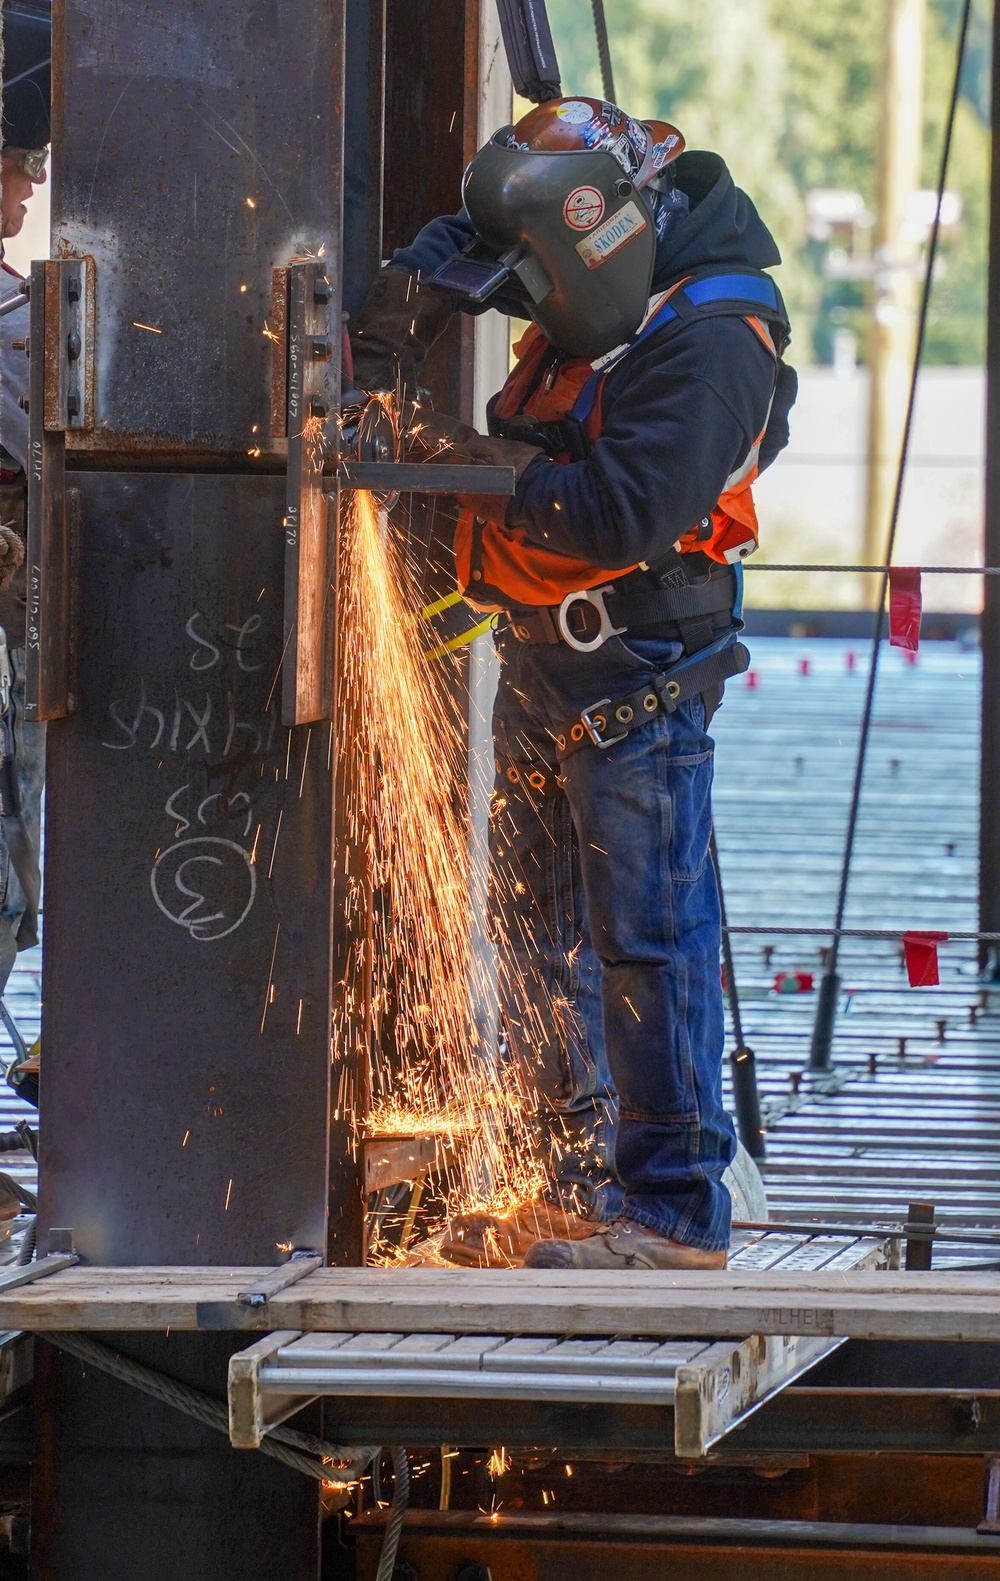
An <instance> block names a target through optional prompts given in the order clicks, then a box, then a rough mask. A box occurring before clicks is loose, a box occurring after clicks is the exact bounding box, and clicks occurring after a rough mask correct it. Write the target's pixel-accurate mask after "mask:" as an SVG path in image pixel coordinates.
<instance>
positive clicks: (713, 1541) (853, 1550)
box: [351, 1476, 1000, 1581]
mask: <svg viewBox="0 0 1000 1581" xmlns="http://www.w3.org/2000/svg"><path fill="white" fill-rule="evenodd" d="M552 1480H553V1482H557V1481H558V1479H557V1478H556V1477H555V1476H553V1479H552ZM384 1529H385V1518H384V1517H375V1518H373V1517H365V1518H364V1519H363V1520H362V1521H354V1522H352V1523H351V1530H352V1534H353V1537H354V1540H355V1542H356V1543H357V1552H358V1569H357V1574H358V1581H374V1577H375V1574H376V1570H377V1566H378V1558H379V1552H380V1547H381V1539H382V1534H383V1531H384ZM399 1560H400V1561H401V1562H402V1563H403V1564H406V1565H409V1566H411V1567H412V1568H413V1569H414V1570H415V1571H416V1573H417V1574H418V1575H419V1576H420V1578H421V1581H453V1577H454V1576H455V1575H456V1574H461V1573H462V1571H463V1569H464V1570H465V1571H466V1573H467V1574H468V1575H469V1576H470V1577H471V1576H472V1574H473V1573H475V1574H478V1575H485V1574H488V1575H490V1576H491V1577H492V1578H493V1581H521V1578H522V1577H523V1576H524V1575H525V1574H526V1573H530V1574H537V1575H542V1576H564V1575H572V1576H573V1577H575V1578H576V1581H603V1578H604V1577H605V1576H607V1575H608V1574H609V1573H614V1574H615V1575H616V1576H620V1577H621V1578H622V1581H655V1578H658V1577H661V1576H663V1575H664V1574H669V1576H670V1578H671V1581H731V1578H732V1576H733V1574H734V1571H735V1573H738V1574H739V1575H741V1576H746V1577H747V1578H748V1581H869V1578H877V1581H900V1578H902V1577H903V1576H905V1577H906V1581H938V1578H939V1577H949V1578H950V1577H956V1578H959V1577H961V1578H963V1581H993V1577H994V1576H995V1575H996V1573H997V1566H998V1564H1000V1538H998V1537H995V1536H992V1535H985V1534H981V1533H978V1532H976V1531H975V1529H966V1528H962V1527H949V1526H940V1527H926V1526H895V1525H891V1526H890V1525H875V1524H868V1523H865V1522H862V1521H815V1520H777V1521H775V1520H734V1519H727V1518H725V1517H714V1518H699V1517H697V1516H668V1515H621V1514H617V1513H608V1514H599V1513H596V1512H594V1513H586V1514H585V1513H576V1512H570V1513H566V1512H564V1513H560V1512H559V1510H558V1505H557V1507H556V1509H555V1510H553V1511H550V1512H547V1513H543V1512H534V1511H532V1512H527V1511H525V1512H508V1511H505V1510H500V1511H499V1513H496V1514H491V1513H490V1512H489V1511H475V1512H472V1511H469V1512H466V1511H464V1510H463V1511H459V1510H455V1511H444V1512H437V1511H432V1510H414V1511H412V1512H411V1513H410V1515H409V1516H408V1517H407V1520H406V1523H405V1525H404V1527H403V1535H402V1539H401V1542H400V1547H399Z"/></svg>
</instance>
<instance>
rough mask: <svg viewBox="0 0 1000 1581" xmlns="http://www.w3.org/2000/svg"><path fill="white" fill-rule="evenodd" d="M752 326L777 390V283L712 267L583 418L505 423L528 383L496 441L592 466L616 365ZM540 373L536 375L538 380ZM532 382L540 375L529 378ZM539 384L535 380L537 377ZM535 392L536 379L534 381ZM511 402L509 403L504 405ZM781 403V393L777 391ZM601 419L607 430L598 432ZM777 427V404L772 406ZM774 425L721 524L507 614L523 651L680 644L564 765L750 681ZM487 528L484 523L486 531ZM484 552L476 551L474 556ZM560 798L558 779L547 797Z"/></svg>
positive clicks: (518, 775) (598, 380)
mask: <svg viewBox="0 0 1000 1581" xmlns="http://www.w3.org/2000/svg"><path fill="white" fill-rule="evenodd" d="M718 317H740V318H743V319H744V321H745V322H746V323H747V324H748V325H749V327H750V328H751V329H752V330H753V331H754V332H755V333H756V334H757V335H758V337H759V338H760V339H761V341H762V343H763V344H764V345H765V346H766V347H767V349H768V350H769V351H770V352H771V354H772V355H773V356H774V359H775V387H776V386H777V373H778V368H779V366H780V359H781V355H782V353H783V351H784V350H785V347H786V346H787V344H788V334H789V326H788V320H787V316H786V314H785V310H784V304H783V303H782V300H781V295H780V293H779V291H778V289H777V287H776V286H775V284H774V282H773V281H772V280H771V279H770V278H769V277H768V276H767V275H764V274H762V273H760V272H759V271H757V270H752V269H727V270H725V271H724V272H721V273H720V272H719V271H718V270H717V269H715V270H713V269H706V270H701V271H698V272H696V273H694V274H691V275H687V276H685V277H683V279H681V280H679V281H676V282H674V284H673V285H671V286H669V287H668V288H667V289H666V290H665V291H664V292H662V293H660V294H659V295H658V296H656V297H654V298H653V299H652V301H651V302H650V309H649V312H648V314H647V317H646V320H645V322H644V324H643V325H642V326H641V327H640V330H639V332H638V334H637V335H636V337H635V338H634V339H633V340H632V341H630V342H629V343H628V344H627V345H624V346H621V347H619V348H617V349H616V350H615V351H613V352H611V353H610V354H609V355H607V356H606V357H603V358H600V359H599V360H598V362H597V363H595V364H593V365H592V366H591V371H590V372H589V374H588V375H587V377H586V378H585V380H584V382H583V383H582V385H581V387H580V389H579V393H578V394H577V396H576V398H575V400H574V402H573V406H572V410H571V411H570V413H569V414H568V415H567V416H565V417H562V418H544V417H539V416H537V415H535V414H532V413H528V412H514V413H512V414H511V415H510V416H501V415H499V411H498V408H503V407H504V406H506V407H507V410H509V407H510V398H511V397H512V398H513V399H514V400H518V399H520V400H525V399H526V398H529V392H528V391H527V390H526V389H525V387H524V383H522V384H521V388H520V389H511V383H513V382H514V381H515V380H516V378H517V370H515V374H514V375H513V376H512V380H511V381H509V382H508V385H507V386H505V390H504V391H503V392H501V397H500V399H499V400H498V401H497V402H495V403H494V406H493V411H492V412H491V422H490V427H491V431H492V432H494V433H496V434H497V435H498V436H500V437H503V438H511V439H520V440H523V441H527V442H529V443H534V444H539V445H541V446H542V448H543V449H545V450H546V451H547V452H548V454H549V455H550V456H553V457H554V458H555V459H557V460H562V461H577V460H584V459H586V457H587V455H588V454H589V451H590V446H591V443H592V441H593V439H594V438H595V437H596V435H597V433H599V431H600V429H599V420H600V401H601V394H602V390H603V385H604V381H605V379H606V377H607V375H608V373H609V372H610V371H611V369H612V368H613V367H615V366H616V365H617V364H618V363H619V362H620V361H621V360H622V359H623V358H624V357H626V356H628V355H629V354H630V353H631V352H633V351H634V350H635V349H636V348H637V347H638V346H639V345H641V344H642V343H643V342H644V341H646V340H647V339H649V338H650V337H651V336H653V335H657V336H659V337H660V340H661V342H662V341H663V340H665V339H668V338H669V337H670V336H671V335H672V334H677V333H680V332H681V331H682V330H683V329H685V328H686V327H687V326H688V325H689V324H691V323H693V322H696V321H698V320H701V319H705V318H718ZM532 371H533V370H532ZM525 373H526V375H529V370H528V369H525ZM529 377H530V375H529ZM525 382H527V380H525ZM504 396H507V397H508V400H507V401H506V402H505V401H504ZM771 399H772V403H773V399H774V391H773V389H772V398H771ZM595 418H596V422H595ZM768 420H770V405H769V408H768ZM766 431H767V423H765V426H764V429H763V430H762V431H761V433H760V434H759V435H758V437H757V439H756V441H755V443H754V445H753V446H752V447H751V449H750V451H749V453H748V455H747V456H746V457H745V458H744V460H743V461H742V463H741V464H740V466H739V467H738V468H737V469H736V471H735V472H734V473H733V475H732V476H731V477H730V478H728V479H727V480H726V484H725V487H724V489H723V492H722V494H721V496H720V500H719V504H718V505H717V507H716V509H715V510H714V511H713V513H712V515H711V516H709V517H706V518H705V519H704V520H703V521H702V522H700V523H698V524H697V526H696V527H695V528H694V529H692V531H691V532H689V533H687V534H685V535H684V536H683V538H682V539H681V540H679V541H678V543H676V544H675V545H673V546H672V547H671V548H670V549H669V550H668V551H667V552H666V553H665V554H664V555H662V556H661V557H660V558H659V559H658V560H657V561H655V562H651V563H646V564H644V565H642V566H639V567H636V568H634V569H633V570H631V571H629V572H627V573H625V574H624V575H622V574H617V575H615V576H614V579H613V580H609V581H606V582H604V583H602V585H599V586H596V587H594V586H591V587H582V588H577V589H575V590H573V591H571V592H569V593H567V594H566V595H565V596H564V597H563V599H562V601H561V602H560V603H559V604H555V605H542V606H537V605H535V606H532V605H523V604H519V605H512V606H508V608H507V610H506V618H507V621H508V626H507V627H506V628H505V629H507V630H509V631H510V634H511V635H512V636H513V638H514V639H515V640H516V641H517V642H520V643H558V642H564V643H566V644H567V645H568V646H569V647H571V648H573V649H575V650H576V651H577V652H580V653H591V652H594V651H595V650H596V649H598V648H599V647H601V646H602V645H603V643H604V642H606V641H607V639H608V638H609V637H612V636H623V635H625V634H626V633H628V632H631V633H633V634H635V633H637V632H642V631H643V630H645V631H647V632H649V633H650V634H652V633H654V632H655V635H656V636H657V637H658V638H661V639H663V640H667V641H676V642H678V643H680V645H681V647H682V649H683V654H682V657H681V658H679V659H678V661H677V663H676V664H673V665H671V666H669V669H668V670H666V671H663V672H658V673H657V674H656V675H654V677H653V679H652V681H651V682H650V683H649V684H648V685H646V686H643V687H640V688H639V689H638V690H636V691H634V692H631V693H629V694H628V695H627V696H624V697H617V698H610V697H605V698H601V699H600V700H598V701H597V702H595V703H592V704H591V705H590V706H589V707H588V708H585V709H583V710H582V711H581V713H580V714H579V715H578V716H576V717H574V718H573V719H569V720H566V721H565V722H564V723H563V724H562V725H561V726H560V727H559V729H558V730H557V731H555V732H553V735H554V740H555V745H556V755H557V757H558V759H559V761H560V763H561V762H563V761H564V760H565V759H566V758H568V757H570V756H571V755H572V754H573V753H574V752H577V751H579V750H580V749H581V748H582V747H596V748H598V749H601V750H604V749H607V748H609V747H612V746H615V745H616V744H617V743H618V742H621V741H623V740H625V739H626V737H627V736H629V735H630V734H631V732H632V731H633V730H637V729H639V728H641V727H642V726H643V725H645V724H647V723H649V721H650V720H651V719H653V718H654V717H656V716H657V715H659V714H664V715H669V714H672V713H673V712H674V711H675V710H676V709H677V708H678V707H679V706H680V705H681V704H682V703H684V702H685V701H687V700H688V699H690V698H691V697H695V696H698V695H699V694H703V693H706V692H709V693H710V692H711V691H712V690H713V689H718V690H719V691H720V692H721V688H722V686H723V684H724V683H725V681H727V680H728V679H730V678H731V677H732V676H734V675H739V674H741V673H742V672H744V671H745V670H746V669H747V667H748V665H749V663H750V655H749V653H748V651H747V649H746V648H745V647H744V646H743V644H742V643H741V642H740V641H739V633H740V632H741V631H742V629H743V622H742V619H741V613H742V596H743V577H742V568H741V566H740V564H739V562H740V560H741V559H742V558H743V557H744V556H745V555H746V554H749V553H752V552H753V550H754V549H755V548H756V544H757V522H756V516H755V514H754V512H753V502H752V498H751V496H750V491H749V485H750V483H751V482H752V481H753V478H754V477H756V475H757V467H758V462H759V455H760V447H761V443H762V441H763V439H764V435H765V433H766ZM484 526H485V524H484V523H483V522H482V521H481V520H480V522H478V523H477V524H475V527H474V532H475V530H476V528H478V530H479V532H480V533H481V532H482V530H483V527H484ZM474 555H475V546H474V547H473V558H474ZM537 767H538V766H537V765H523V766H522V765H518V764H511V765H510V766H509V770H508V778H511V779H512V780H518V781H520V780H522V778H523V777H524V776H525V775H526V776H527V779H526V783H527V784H528V785H529V786H530V787H531V788H533V789H535V790H536V791H541V790H542V787H541V786H540V785H536V784H533V782H532V778H531V776H532V774H535V775H536V778H537ZM548 789H549V785H548V782H547V779H546V785H545V790H548Z"/></svg>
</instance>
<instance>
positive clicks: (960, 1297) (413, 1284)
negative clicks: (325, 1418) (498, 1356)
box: [0, 1268, 1000, 1340]
mask: <svg viewBox="0 0 1000 1581" xmlns="http://www.w3.org/2000/svg"><path fill="white" fill-rule="evenodd" d="M260 1272H261V1271H260V1270H259V1269H253V1268H214V1269H212V1268H132V1269H128V1268H75V1269H71V1270H67V1271H66V1272H64V1273H59V1274H54V1275H52V1276H51V1277H50V1278H48V1279H45V1280H43V1281H41V1283H40V1284H38V1285H36V1286H29V1287H26V1288H23V1289H21V1290H16V1291H7V1292H3V1291H0V1329H2V1328H11V1329H13V1328H21V1329H25V1330H28V1331H31V1332H35V1333H44V1332H46V1331H47V1330H51V1329H61V1328H62V1329H82V1330H99V1329H161V1330H162V1329H164V1328H166V1327H167V1326H168V1325H169V1326H170V1327H171V1328H173V1329H188V1330H192V1329H198V1328H204V1329H216V1328H228V1329H234V1330H248V1329H258V1330H259V1329H293V1328H294V1329H298V1330H300V1331H302V1332H309V1331H317V1330H320V1331H337V1330H340V1331H343V1330H350V1331H351V1332H353V1333H358V1332H363V1331H366V1330H369V1331H375V1332H385V1331H387V1330H389V1331H395V1332H399V1331H400V1330H402V1331H404V1332H413V1331H417V1330H419V1331H422V1332H427V1333H430V1332H440V1333H445V1334H455V1333H465V1334H491V1333H493V1334H495V1333H498V1332H499V1333H504V1334H546V1333H552V1332H553V1331H555V1332H558V1333H561V1334H565V1335H569V1334H588V1335H592V1334H629V1335H634V1336H642V1335H649V1336H650V1337H656V1336H662V1337H663V1338H672V1337H675V1336H677V1335H690V1336H702V1335H704V1336H708V1337H710V1338H713V1339H715V1338H718V1336H719V1334H720V1332H723V1333H725V1332H728V1333H730V1334H733V1333H735V1334H740V1333H742V1334H806V1335H829V1336H844V1337H847V1338H858V1339H950V1340H964V1339H969V1340H973V1339H976V1340H1000V1276H998V1275H997V1274H992V1273H950V1272H940V1273H939V1272H934V1271H931V1272H929V1273H909V1274H907V1273H891V1272H890V1273H885V1272H869V1271H864V1270H862V1271H856V1270H840V1269H837V1270H834V1271H831V1272H822V1271H821V1272H815V1273H814V1272H805V1273H786V1274H782V1273H781V1272H780V1269H779V1270H768V1271H766V1272H764V1273H740V1272H739V1271H738V1270H734V1271H726V1270H720V1271H718V1272H714V1271H713V1272H698V1273H693V1272H676V1273H668V1272H651V1271H648V1270H629V1271H621V1272H619V1271H617V1270H614V1271H609V1272H600V1273H593V1272H584V1271H582V1270H574V1269H531V1270H529V1269H516V1270H512V1271H505V1270H496V1269H476V1270H471V1269H465V1270H460V1269H441V1268H404V1269H382V1268H323V1269H320V1270H319V1271H318V1272H316V1273H314V1274H310V1275H309V1276H308V1277H307V1278H306V1279H303V1280H302V1281H301V1282H300V1283H299V1284H297V1285H294V1286H292V1288H291V1289H289V1290H284V1291H281V1292H279V1293H278V1294H277V1295H275V1296H274V1297H273V1298H272V1299H271V1300H270V1301H269V1302H268V1303H267V1305H266V1306H265V1307H263V1308H257V1309H248V1308H246V1307H245V1306H242V1305H241V1303H240V1302H239V1300H238V1294H239V1291H240V1290H246V1289H248V1288H253V1282H254V1280H255V1278H259V1276H260Z"/></svg>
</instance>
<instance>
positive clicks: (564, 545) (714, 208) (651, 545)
mask: <svg viewBox="0 0 1000 1581" xmlns="http://www.w3.org/2000/svg"><path fill="white" fill-rule="evenodd" d="M674 175H675V181H676V185H677V187H678V188H680V190H681V191H682V192H683V193H685V194H686V196H687V198H688V204H689V212H688V213H687V214H686V215H685V214H684V213H683V211H681V212H679V213H678V214H677V215H676V216H675V217H672V219H671V223H670V224H669V225H668V226H666V227H665V228H664V235H663V236H662V237H661V239H660V241H659V245H658V247H657V256H656V266H655V271H654V275H653V290H654V291H657V290H662V289H663V288H664V287H665V286H666V285H667V284H669V283H671V282H672V281H674V280H676V279H678V278H679V277H680V276H683V275H685V274H687V273H689V272H690V271H691V270H694V269H701V268H704V267H706V266H713V265H720V266H722V265H732V264H744V265H750V266H752V267H753V268H756V269H768V268H771V267H772V266H773V265H775V264H778V263H780V262H781V255H780V253H779V252H778V249H777V247H776V245H775V242H774V239H773V237H772V236H771V234H770V232H769V231H768V229H767V227H766V226H765V225H764V223H763V221H762V220H761V218H760V216H759V215H758V213H757V211H756V209H755V208H754V206H753V204H752V203H751V201H750V199H749V198H748V197H747V196H746V194H745V193H744V192H741V191H740V190H739V188H738V187H737V186H736V185H735V184H734V182H733V178H732V176H731V175H730V173H729V171H728V169H727V168H726V165H725V164H724V163H723V161H722V160H721V159H720V158H719V156H718V155H717V154H708V153H685V154H682V155H681V157H680V159H678V161H677V163H676V165H675V166H674ZM474 235H475V231H474V228H473V225H472V222H471V220H470V219H469V217H468V215H467V214H466V213H465V211H464V210H463V211H462V212H461V213H460V214H456V215H451V216H448V217H445V218H441V219H437V220H433V221H432V222H431V224H430V225H427V226H425V227H424V229H423V230H422V231H421V232H420V234H419V236H418V237H417V238H416V240H415V241H414V242H413V243H412V245H411V246H409V247H406V248H402V249H400V250H399V251H397V252H396V253H395V254H394V255H393V258H392V264H393V265H394V266H396V267H400V268H405V269H408V270H411V271H416V270H418V269H419V270H420V272H421V274H424V275H426V274H430V273H432V272H433V271H434V270H435V269H436V268H438V267H439V266H440V265H441V264H442V263H444V262H445V260H446V259H447V258H450V257H451V256H452V255H453V254H454V253H455V252H456V251H459V250H460V249H461V248H462V247H464V246H465V245H466V244H467V243H468V242H470V241H471V240H472V239H473V237H474ZM773 390H774V361H773V358H772V357H771V356H770V354H769V353H768V351H767V349H766V347H764V346H763V345H762V344H761V342H760V340H759V338H758V336H757V335H756V334H755V333H754V331H753V330H752V329H751V328H750V327H749V326H748V325H747V324H745V323H744V322H743V320H742V319H740V318H709V319H703V320H699V321H695V322H693V323H691V324H689V325H687V326H685V328H684V329H682V330H680V331H673V332H671V331H669V330H667V331H664V332H663V333H661V334H654V335H651V336H649V338H648V339H647V340H645V341H643V342H642V344H641V345H640V346H638V347H637V348H636V350H635V351H633V352H630V353H629V354H628V356H626V357H624V358H623V359H622V361H621V362H619V363H617V364H616V365H615V367H613V368H612V369H611V371H610V373H609V374H608V376H607V378H606V379H605V382H604V389H603V396H602V427H601V433H600V436H599V438H598V439H597V440H596V441H595V442H594V443H593V445H592V446H591V449H590V453H589V455H588V456H587V458H586V460H583V461H574V462H570V463H567V464H566V465H560V466H552V465H550V464H549V462H548V461H547V459H544V458H541V457H540V458H539V460H538V461H533V462H532V463H531V464H530V466H528V467H527V468H526V469H525V471H524V472H523V473H522V475H521V479H520V481H519V483H518V485H517V491H516V493H515V495H514V497H513V499H512V500H511V501H510V503H509V505H508V507H507V515H506V520H507V525H508V526H509V527H520V528H523V529H524V531H525V534H526V536H527V537H529V538H531V539H532V540H533V541H535V542H537V543H540V544H544V545H545V547H546V548H547V549H557V550H560V551H562V552H563V553H564V554H569V555H574V556H576V557H578V558H580V559H584V560H588V561H589V562H590V563H591V564H592V565H599V566H606V567H607V569H608V570H609V571H613V570H619V569H625V568H626V567H628V566H633V565H636V564H638V563H639V562H640V561H651V560H656V559H657V558H658V557H659V556H660V555H662V554H665V553H666V552H667V550H669V548H670V546H671V545H672V544H673V543H675V542H676V541H677V539H678V538H680V537H681V536H682V534H684V533H685V532H687V531H688V530H689V529H690V528H691V527H693V526H694V525H695V523H696V522H699V521H701V520H702V518H703V517H705V516H707V515H709V514H710V513H711V511H712V510H713V508H714V506H715V504H716V502H717V500H718V498H719V495H720V494H721V493H722V490H723V486H724V484H725V482H726V479H727V478H728V477H729V476H730V474H731V473H732V472H733V471H734V470H735V469H736V468H737V467H738V466H739V465H740V464H741V463H742V461H743V460H744V458H745V457H746V455H747V452H748V451H749V450H750V448H751V446H752V445H753V444H754V442H755V440H756V439H757V436H758V435H759V434H760V432H761V430H762V429H763V428H764V427H765V424H766V425H767V433H766V437H765V441H764V443H763V445H762V447H761V459H760V465H761V468H763V467H765V466H767V465H769V464H770V462H771V461H773V460H774V458H775V456H776V455H778V453H779V452H780V451H781V450H782V449H783V448H784V447H785V445H786V444H787V443H788V412H789V410H790V408H791V406H792V403H793V402H794V400H795V393H796V379H795V373H794V370H793V369H792V368H790V367H787V366H786V365H782V367H781V369H780V372H779V381H778V388H777V391H776V392H775V399H774V404H773V407H772V409H771V415H770V419H768V405H769V402H770V401H771V396H772V391H773Z"/></svg>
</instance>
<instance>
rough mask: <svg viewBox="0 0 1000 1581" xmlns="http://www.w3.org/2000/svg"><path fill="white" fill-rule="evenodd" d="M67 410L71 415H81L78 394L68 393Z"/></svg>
mask: <svg viewBox="0 0 1000 1581" xmlns="http://www.w3.org/2000/svg"><path fill="white" fill-rule="evenodd" d="M66 412H67V415H68V416H69V417H79V415H80V397H79V396H78V395H67V397H66Z"/></svg>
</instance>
